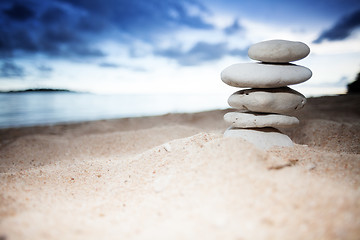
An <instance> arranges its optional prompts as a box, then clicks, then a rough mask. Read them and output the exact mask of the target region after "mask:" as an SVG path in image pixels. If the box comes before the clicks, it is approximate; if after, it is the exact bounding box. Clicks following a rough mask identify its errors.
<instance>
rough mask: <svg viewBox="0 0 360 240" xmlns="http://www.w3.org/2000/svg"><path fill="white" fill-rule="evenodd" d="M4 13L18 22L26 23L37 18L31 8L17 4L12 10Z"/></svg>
mask: <svg viewBox="0 0 360 240" xmlns="http://www.w3.org/2000/svg"><path fill="white" fill-rule="evenodd" d="M3 13H4V14H5V15H6V16H8V17H9V18H11V19H13V20H16V21H26V20H28V19H30V18H33V17H34V16H35V13H34V12H33V11H32V10H31V9H30V8H29V7H27V6H25V5H22V4H19V3H15V4H14V5H12V7H11V8H9V9H6V10H4V11H3Z"/></svg>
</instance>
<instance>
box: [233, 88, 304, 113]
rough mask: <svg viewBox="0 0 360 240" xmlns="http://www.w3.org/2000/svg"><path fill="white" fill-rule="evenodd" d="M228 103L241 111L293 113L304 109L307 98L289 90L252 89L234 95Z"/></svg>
mask: <svg viewBox="0 0 360 240" xmlns="http://www.w3.org/2000/svg"><path fill="white" fill-rule="evenodd" d="M228 103H229V105H230V106H231V107H233V108H236V109H238V110H241V111H252V112H265V113H291V112H293V111H296V110H299V109H301V108H303V107H304V105H305V103H306V98H305V96H304V95H302V94H301V93H299V92H297V91H295V90H293V89H291V88H288V87H283V88H261V89H260V88H252V89H245V90H241V91H238V92H235V93H233V94H232V95H231V96H230V97H229V99H228Z"/></svg>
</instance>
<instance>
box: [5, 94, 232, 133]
mask: <svg viewBox="0 0 360 240" xmlns="http://www.w3.org/2000/svg"><path fill="white" fill-rule="evenodd" d="M227 98H228V95H227V94H112V95H110V94H93V93H78V92H18V93H0V128H10V127H23V126H36V125H52V124H58V123H75V122H81V121H92V120H102V119H115V118H125V117H142V116H152V115H162V114H167V113H182V112H198V111H207V110H213V109H224V108H227V107H228V105H227Z"/></svg>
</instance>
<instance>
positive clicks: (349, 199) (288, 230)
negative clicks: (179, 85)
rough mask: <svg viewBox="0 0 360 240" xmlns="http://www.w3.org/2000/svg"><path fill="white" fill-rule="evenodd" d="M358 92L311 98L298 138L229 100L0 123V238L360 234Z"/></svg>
mask: <svg viewBox="0 0 360 240" xmlns="http://www.w3.org/2000/svg"><path fill="white" fill-rule="evenodd" d="M359 105H360V96H356V95H344V96H336V97H321V98H311V99H309V100H308V103H307V105H306V106H305V108H304V109H303V110H301V111H299V112H298V113H297V117H299V119H300V121H301V123H300V125H299V126H298V127H296V128H293V129H283V131H284V132H285V133H287V134H288V135H289V136H290V137H291V138H292V139H293V141H294V142H295V143H296V145H295V146H294V147H292V148H285V147H283V148H280V147H275V148H272V149H270V150H269V151H267V152H265V151H263V150H259V149H257V148H255V147H254V146H253V145H251V144H250V143H248V142H246V141H244V140H241V139H224V138H223V137H222V133H223V131H224V130H225V129H226V128H227V127H228V126H227V124H226V123H225V122H224V121H223V119H222V116H223V115H224V113H226V112H227V111H229V110H217V111H210V112H201V113H193V114H167V115H164V116H155V117H143V118H128V119H116V120H104V121H95V122H84V123H76V124H67V125H65V124H63V125H54V126H43V127H29V128H17V129H2V130H0V139H1V140H0V182H1V184H0V239H1V240H5V239H6V240H10V239H359V238H360V107H359Z"/></svg>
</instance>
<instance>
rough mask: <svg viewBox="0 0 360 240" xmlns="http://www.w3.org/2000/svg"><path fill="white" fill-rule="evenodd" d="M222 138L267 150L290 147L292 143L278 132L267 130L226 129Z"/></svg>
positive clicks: (272, 129)
mask: <svg viewBox="0 0 360 240" xmlns="http://www.w3.org/2000/svg"><path fill="white" fill-rule="evenodd" d="M224 137H232V138H242V139H245V140H246V141H248V142H251V143H252V144H254V145H255V146H256V147H257V148H260V149H263V150H267V149H269V148H271V147H273V146H281V147H292V146H293V145H294V143H293V141H292V140H291V139H290V138H289V137H288V136H287V135H285V134H283V133H281V132H280V131H279V130H277V129H275V128H271V127H267V128H233V127H230V128H228V129H227V130H226V131H225V133H224Z"/></svg>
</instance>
